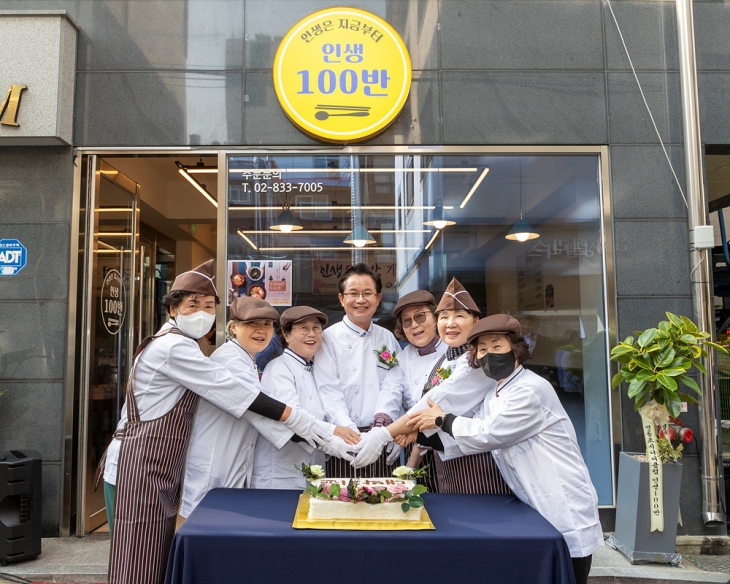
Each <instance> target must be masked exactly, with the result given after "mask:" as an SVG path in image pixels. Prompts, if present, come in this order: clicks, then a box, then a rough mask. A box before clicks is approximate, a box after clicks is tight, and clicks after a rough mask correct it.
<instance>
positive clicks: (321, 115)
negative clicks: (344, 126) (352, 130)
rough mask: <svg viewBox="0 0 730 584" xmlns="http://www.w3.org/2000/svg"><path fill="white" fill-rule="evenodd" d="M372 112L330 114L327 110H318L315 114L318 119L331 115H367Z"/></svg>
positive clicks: (324, 118)
mask: <svg viewBox="0 0 730 584" xmlns="http://www.w3.org/2000/svg"><path fill="white" fill-rule="evenodd" d="M369 115H370V112H351V113H349V114H330V113H327V112H317V113H316V114H314V117H315V118H317V119H318V120H326V119H327V118H329V117H335V116H354V117H365V116H369Z"/></svg>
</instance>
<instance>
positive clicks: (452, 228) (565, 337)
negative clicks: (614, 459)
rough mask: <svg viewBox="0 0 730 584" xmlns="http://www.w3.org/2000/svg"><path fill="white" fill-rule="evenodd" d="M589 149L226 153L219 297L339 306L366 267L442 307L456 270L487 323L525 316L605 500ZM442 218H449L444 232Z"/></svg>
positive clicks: (593, 163) (604, 408) (607, 479)
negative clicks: (345, 283)
mask: <svg viewBox="0 0 730 584" xmlns="http://www.w3.org/2000/svg"><path fill="white" fill-rule="evenodd" d="M598 168H599V158H598V156H597V155H540V156H515V155H499V156H491V155H490V156H484V155H479V154H464V155H448V156H438V155H428V156H426V155H366V156H364V155H353V156H350V155H346V156H342V155H337V154H332V155H323V154H317V155H287V154H282V155H274V156H239V155H235V156H231V157H230V158H229V210H228V213H229V233H228V270H229V271H228V275H229V279H228V282H227V288H228V289H227V297H228V302H229V303H230V301H231V299H232V298H234V297H236V296H238V295H242V294H249V295H258V296H261V297H265V298H266V299H267V300H269V301H270V302H271V303H272V304H273V305H275V306H280V307H282V308H283V307H286V306H291V305H298V304H307V305H310V306H314V307H316V308H318V309H320V310H322V311H323V312H325V313H326V314H327V315H328V316H329V318H330V323H334V322H337V321H339V320H340V319H341V318H342V316H343V312H342V309H341V307H340V303H339V301H338V298H337V282H338V279H339V277H340V276H341V274H342V272H343V271H344V270H345V269H347V267H348V266H349V265H351V264H353V263H356V262H360V261H364V262H367V263H368V264H370V265H371V266H372V267H373V268H374V269H376V270H377V271H378V272H379V273H380V275H381V277H382V279H383V299H382V302H381V305H380V307H379V309H378V312H377V314H376V316H375V319H376V320H377V322H378V324H380V325H382V326H385V327H386V328H391V330H392V328H393V327H394V324H395V323H394V321H393V318H392V316H391V310H392V309H393V307H394V305H395V303H396V302H397V301H398V298H399V297H401V296H402V295H404V294H406V293H408V292H411V291H413V290H417V289H427V290H430V291H431V293H432V294H433V295H434V296H435V297H436V299H437V300H438V299H439V298H440V296H441V294H442V293H443V291H444V289H445V288H446V286H447V285H448V283H449V281H450V280H451V278H452V277H456V278H457V279H458V280H459V281H460V282H461V283H462V284H463V285H464V287H465V288H466V289H467V290H468V291H469V293H470V294H471V296H472V297H473V298H474V300H475V301H476V303H477V305H478V306H479V307H480V309H481V311H482V313H483V314H485V315H486V314H494V313H508V314H511V315H513V316H515V317H516V318H518V319H519V320H520V322H521V323H522V326H523V332H524V334H525V337H526V340H527V342H528V344H529V346H530V349H531V353H532V357H531V359H530V360H529V361H528V362H527V364H526V366H527V367H529V368H530V369H532V370H533V371H535V372H537V373H538V374H539V375H542V376H543V377H545V378H546V379H547V380H548V381H549V382H550V383H551V384H552V386H553V387H554V388H555V392H556V393H557V395H558V396H559V398H560V400H561V402H562V403H563V405H564V406H565V409H566V411H567V413H568V415H569V416H570V418H571V419H572V421H573V424H574V426H575V429H576V433H577V436H578V443H579V445H580V448H581V450H582V452H583V456H584V458H585V460H586V463H587V464H588V468H589V469H590V472H591V476H592V478H593V482H594V484H595V486H596V490H597V491H598V496H599V503H600V504H602V505H610V504H612V488H611V455H610V451H611V440H610V422H609V406H608V399H609V376H608V372H607V356H606V346H607V345H606V344H607V338H606V336H607V332H606V314H605V299H604V278H605V275H604V271H603V248H602V235H601V192H600V183H599V171H598ZM444 223H446V224H444Z"/></svg>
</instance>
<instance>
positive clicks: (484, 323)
mask: <svg viewBox="0 0 730 584" xmlns="http://www.w3.org/2000/svg"><path fill="white" fill-rule="evenodd" d="M487 333H502V334H509V333H516V334H518V335H521V334H522V330H521V329H520V321H518V320H517V319H516V318H514V317H513V316H510V315H509V314H492V315H491V316H487V317H486V318H483V319H481V320H480V321H479V322H478V323H476V324H475V325H474V326H473V327H471V330H470V331H469V336H468V337H467V339H466V342H467V343H471V342H472V341H473V340H474V339H476V338H477V337H479V336H481V335H486V334H487Z"/></svg>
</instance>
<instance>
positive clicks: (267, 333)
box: [180, 296, 348, 517]
mask: <svg viewBox="0 0 730 584" xmlns="http://www.w3.org/2000/svg"><path fill="white" fill-rule="evenodd" d="M230 316H231V318H230V320H229V322H228V325H227V326H226V332H227V333H228V335H229V336H231V339H230V340H229V341H228V342H226V343H225V344H224V345H223V346H222V347H220V348H218V349H217V350H216V351H215V352H214V353H213V355H212V356H211V360H212V361H214V362H216V363H220V364H221V365H223V366H225V367H226V368H228V369H229V370H230V372H231V373H232V374H233V375H234V377H236V379H239V380H241V381H242V382H244V383H246V385H248V386H250V387H257V388H258V389H259V390H260V391H261V392H263V393H264V394H266V395H267V396H272V397H276V398H277V400H278V402H277V403H287V404H289V405H290V406H291V407H292V408H295V410H296V411H305V413H306V415H307V417H308V418H310V419H311V420H312V423H313V424H315V425H316V426H317V428H318V430H317V432H318V434H317V437H316V441H317V444H322V448H325V449H326V450H327V452H337V454H338V455H341V453H343V452H346V450H347V445H346V444H345V443H344V442H342V441H341V440H339V439H336V440H332V438H333V436H332V434H333V431H334V426H330V425H329V424H326V423H324V422H321V421H319V420H321V418H320V417H318V416H316V415H312V414H311V413H310V412H306V410H308V408H306V407H302V405H300V404H299V403H295V402H296V400H294V403H292V402H291V401H289V399H286V401H285V400H284V399H281V398H282V395H281V392H279V390H278V388H276V387H275V386H272V385H268V384H266V383H263V384H262V383H261V381H260V373H259V369H258V367H257V365H256V361H255V360H254V357H255V356H256V354H257V353H259V352H261V351H262V350H264V349H265V348H266V347H267V346H268V345H269V342H270V341H271V338H272V337H273V335H274V325H275V323H276V322H278V321H279V313H278V312H277V311H276V309H275V308H274V307H273V306H271V305H270V304H269V303H268V302H266V300H262V299H260V298H256V297H252V296H245V297H241V298H236V299H235V300H234V301H233V303H232V304H231V308H230ZM323 316H324V315H323ZM272 363H273V361H272V362H271V363H269V365H268V366H267V368H266V369H267V371H268V369H269V367H271V365H272ZM277 394H279V395H277ZM283 397H286V398H290V397H292V396H291V395H290V394H289V395H286V396H283ZM259 414H260V412H259V413H253V412H251V411H248V412H246V413H245V414H244V415H243V416H242V417H241V418H239V419H237V418H235V417H233V416H231V415H229V414H227V413H226V412H224V411H223V410H221V409H220V408H217V407H215V406H213V405H212V404H205V403H201V404H200V406H199V407H198V411H197V413H196V415H195V422H194V424H193V433H192V437H191V439H190V449H189V451H188V458H187V465H186V469H185V481H184V484H183V495H182V505H181V506H180V515H181V516H183V517H188V516H189V515H190V513H191V512H192V511H193V509H195V507H197V505H198V503H200V501H201V500H202V498H203V497H204V496H205V494H206V493H207V492H208V491H209V490H211V489H215V488H219V487H225V488H244V487H251V486H252V484H251V476H252V472H253V469H254V448H255V445H256V442H257V439H258V437H259V434H261V435H262V436H263V437H265V438H266V440H267V441H268V442H267V443H268V444H270V445H271V446H272V448H277V449H278V448H283V447H286V446H287V445H288V444H289V443H290V440H291V439H292V438H294V433H293V432H292V430H290V429H289V428H288V427H287V426H286V425H284V424H280V423H278V422H277V421H274V419H267V418H265V417H263V416H261V415H259ZM295 439H297V440H299V439H300V438H295ZM338 440H339V441H338ZM310 442H311V440H310ZM302 444H307V442H304V441H302ZM327 444H332V445H339V446H340V448H339V449H336V450H334V451H331V450H329V449H328V448H327ZM293 445H294V444H293ZM294 446H296V445H294ZM308 447H309V448H312V446H309V445H308ZM347 457H348V455H347V454H345V458H347ZM292 470H293V469H292Z"/></svg>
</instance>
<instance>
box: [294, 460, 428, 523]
mask: <svg viewBox="0 0 730 584" xmlns="http://www.w3.org/2000/svg"><path fill="white" fill-rule="evenodd" d="M315 467H316V468H319V469H320V470H321V467H319V466H317V465H313V466H307V465H306V464H304V463H302V468H301V469H300V468H299V467H296V465H295V468H297V470H299V471H300V472H301V473H302V474H303V475H304V476H305V477H306V478H307V480H310V481H311V480H312V479H310V478H309V476H308V474H310V475H311V469H312V468H315ZM399 468H400V469H408V472H409V476H416V475H418V476H422V475H419V471H421V470H423V473H422V474H425V468H426V467H423V469H418V471H415V470H414V469H412V468H409V467H407V466H403V467H399ZM305 469H306V470H305ZM397 470H399V469H396V471H397ZM305 473H308V474H305ZM403 473H404V471H402V470H401V474H403ZM393 474H394V475H395V472H393ZM323 476H324V474H323ZM395 476H397V477H398V478H401V476H399V475H395ZM427 490H428V489H427V488H426V487H424V486H423V485H416V486H414V487H413V488H412V489H409V488H408V486H407V485H391V486H389V487H388V488H387V489H378V488H373V487H368V486H365V485H360V484H359V481H358V480H357V479H350V481H349V482H348V483H347V489H346V490H344V491H343V490H342V488H341V487H340V485H339V484H337V483H334V482H329V481H322V482H321V483H320V484H319V485H313V484H309V485H307V488H306V492H307V493H309V495H310V496H312V497H319V498H320V499H329V500H331V501H343V502H345V503H367V504H369V505H378V504H380V503H400V504H401V505H400V506H401V510H402V511H403V513H408V511H410V510H411V509H412V508H413V509H417V508H419V507H423V499H422V498H421V495H422V494H423V493H425V492H426V491H427Z"/></svg>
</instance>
